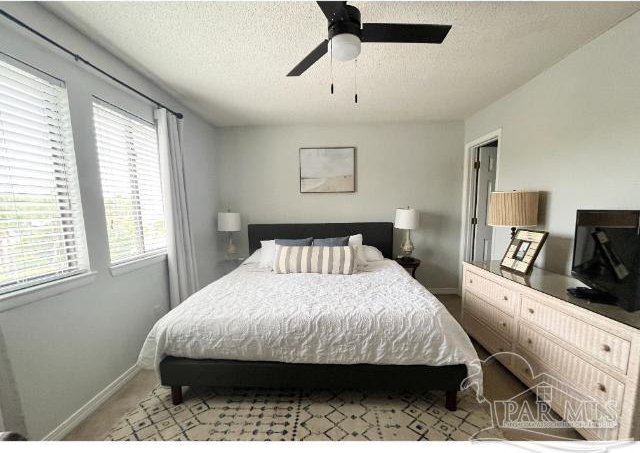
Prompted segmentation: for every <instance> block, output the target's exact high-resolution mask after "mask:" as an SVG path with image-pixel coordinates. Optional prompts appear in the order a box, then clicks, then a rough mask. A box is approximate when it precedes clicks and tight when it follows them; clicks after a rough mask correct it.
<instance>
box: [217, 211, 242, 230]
mask: <svg viewBox="0 0 640 453" xmlns="http://www.w3.org/2000/svg"><path fill="white" fill-rule="evenodd" d="M218 231H240V214H238V213H237V212H219V213H218Z"/></svg>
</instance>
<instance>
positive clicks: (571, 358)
mask: <svg viewBox="0 0 640 453" xmlns="http://www.w3.org/2000/svg"><path fill="white" fill-rule="evenodd" d="M463 272H464V275H463V287H462V325H463V326H464V328H465V330H466V331H467V332H468V333H469V335H471V336H472V337H473V338H475V339H476V340H477V341H478V342H479V343H480V344H481V345H482V346H483V347H484V348H485V349H487V350H488V351H489V353H491V354H495V353H505V354H500V355H498V356H496V358H497V359H498V360H500V362H501V363H502V364H503V365H504V366H506V367H507V368H508V369H509V370H510V371H511V372H512V373H513V374H514V375H515V376H516V377H518V378H519V379H520V380H521V381H522V382H523V383H525V385H527V386H528V387H529V388H530V391H532V392H534V393H535V394H536V395H537V397H538V399H539V400H541V401H543V402H545V403H546V404H548V405H549V406H550V407H551V408H552V409H553V410H554V411H555V412H556V413H557V414H559V415H560V416H561V417H563V418H564V420H565V421H566V422H567V423H569V424H570V425H572V426H573V427H574V428H575V429H576V430H577V431H578V432H579V433H580V434H582V435H583V436H584V437H585V438H587V439H589V440H613V439H630V438H633V439H636V440H637V439H639V438H640V408H639V405H640V392H639V391H638V383H639V379H640V312H636V313H629V312H627V311H625V310H623V309H622V308H620V307H613V306H610V305H603V304H598V303H594V302H590V301H585V300H582V299H576V298H574V297H571V296H570V295H568V294H567V292H566V290H567V288H569V287H572V286H576V285H579V282H578V281H577V280H575V279H574V278H572V277H569V276H565V275H560V274H556V273H552V272H548V271H544V270H542V269H537V268H536V269H534V270H533V272H532V274H531V275H529V276H527V277H522V276H520V275H515V274H510V273H509V272H507V271H505V270H504V269H503V268H501V267H500V265H499V262H497V261H491V262H481V261H478V262H472V263H464V264H463ZM542 377H545V378H549V377H551V378H554V379H555V380H553V383H554V385H553V386H552V387H553V388H552V390H553V397H551V396H550V395H551V394H550V393H548V390H549V385H547V386H546V389H545V390H544V391H542V390H543V387H542V386H541V385H540V382H541V378H542ZM574 394H578V395H580V396H581V397H582V399H581V400H579V401H578V402H579V403H581V404H582V403H584V405H586V404H588V405H589V407H590V408H591V409H589V411H586V410H583V409H585V406H584V405H583V406H582V407H581V408H577V407H576V406H575V403H576V401H575V398H571V395H574ZM567 395H570V396H567ZM569 399H571V401H572V402H571V401H570V402H568V401H569ZM571 405H573V406H571ZM577 409H580V410H577ZM594 413H595V414H596V416H595V417H594ZM585 414H590V415H586V416H587V417H593V418H589V419H588V420H583V418H584V417H585ZM603 414H604V417H605V420H603V419H602V418H601V417H602V416H603ZM606 417H609V418H606ZM611 418H613V421H614V423H612V422H611ZM612 425H614V426H612Z"/></svg>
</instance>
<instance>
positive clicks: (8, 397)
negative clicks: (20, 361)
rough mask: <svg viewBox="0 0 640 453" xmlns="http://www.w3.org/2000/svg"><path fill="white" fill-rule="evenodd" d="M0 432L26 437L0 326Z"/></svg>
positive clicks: (16, 390) (20, 407)
mask: <svg viewBox="0 0 640 453" xmlns="http://www.w3.org/2000/svg"><path fill="white" fill-rule="evenodd" d="M0 431H14V432H16V433H20V434H22V435H23V436H25V437H26V436H27V428H26V426H25V422H24V416H23V415H22V406H21V404H20V396H19V395H18V389H17V387H16V383H15V380H14V379H13V373H12V371H11V362H10V361H9V355H8V354H7V348H6V344H5V341H4V335H3V334H2V326H1V325H0Z"/></svg>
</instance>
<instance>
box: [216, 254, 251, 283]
mask: <svg viewBox="0 0 640 453" xmlns="http://www.w3.org/2000/svg"><path fill="white" fill-rule="evenodd" d="M244 260H245V259H244V258H238V259H230V260H220V261H218V269H217V271H218V278H220V277H224V276H225V275H227V274H228V273H229V272H231V271H233V270H235V269H236V268H237V267H238V266H240V264H242V262H243V261H244Z"/></svg>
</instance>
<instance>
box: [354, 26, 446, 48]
mask: <svg viewBox="0 0 640 453" xmlns="http://www.w3.org/2000/svg"><path fill="white" fill-rule="evenodd" d="M449 30H451V25H427V24H424V25H415V24H362V42H416V43H430V44H440V43H441V42H442V41H444V38H446V36H447V33H449Z"/></svg>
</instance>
